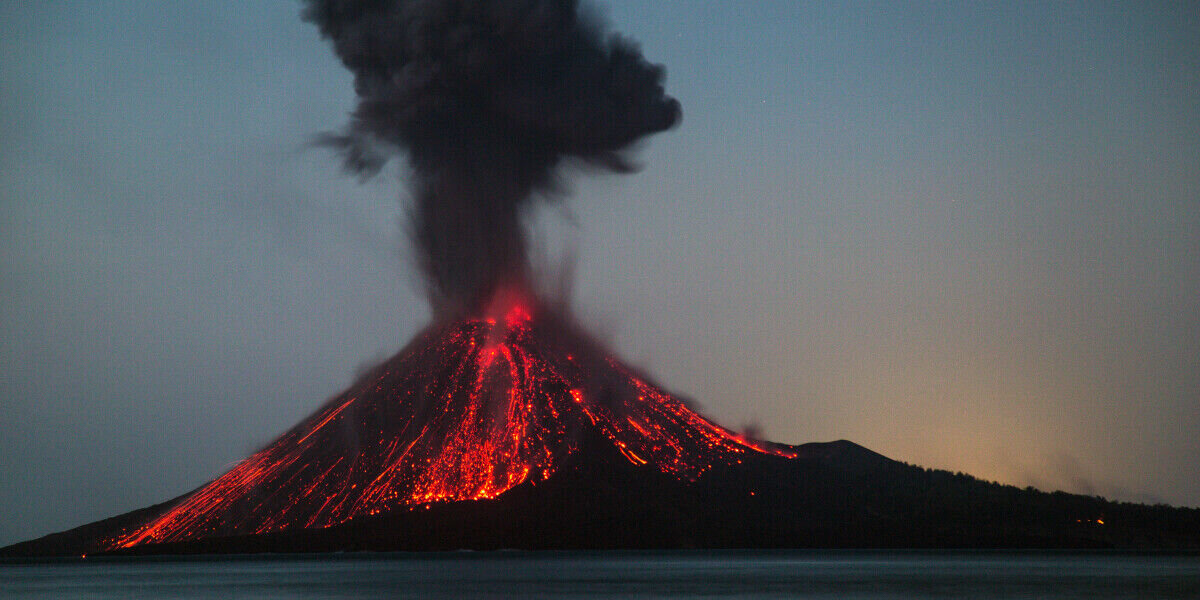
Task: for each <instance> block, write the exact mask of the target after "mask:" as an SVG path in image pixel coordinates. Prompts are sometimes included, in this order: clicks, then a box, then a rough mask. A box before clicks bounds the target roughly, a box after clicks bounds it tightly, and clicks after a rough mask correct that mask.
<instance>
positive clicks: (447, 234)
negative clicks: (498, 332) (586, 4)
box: [304, 0, 680, 313]
mask: <svg viewBox="0 0 1200 600" xmlns="http://www.w3.org/2000/svg"><path fill="white" fill-rule="evenodd" d="M306 4H307V7H306V10H305V12H304V16H305V19H307V20H309V21H312V22H314V23H316V24H317V25H318V26H319V27H320V29H321V33H322V35H324V36H325V37H326V38H329V39H330V40H331V41H332V42H333V46H334V49H335V50H336V52H337V54H338V56H339V57H340V58H341V60H342V62H343V63H344V64H345V65H346V67H348V68H349V69H350V70H351V71H352V72H353V73H354V87H355V91H356V92H357V94H358V105H357V107H356V108H355V110H354V113H353V116H352V119H351V122H350V124H349V125H348V127H347V129H346V130H345V132H344V133H342V134H338V135H333V136H329V137H328V138H327V139H326V141H327V142H329V143H332V144H334V145H336V146H337V147H339V148H340V149H341V151H342V153H343V156H344V158H345V163H346V166H347V168H349V169H351V170H353V171H355V172H357V173H359V174H362V175H364V176H370V175H373V174H374V173H376V172H378V170H379V169H380V167H381V166H382V165H383V163H384V162H386V160H387V158H388V154H389V153H390V152H393V151H395V150H401V151H403V152H404V153H405V154H406V156H407V158H408V160H409V163H410V164H411V166H412V167H413V173H414V181H413V185H414V192H415V193H414V197H415V198H414V206H413V208H412V220H413V223H412V234H413V239H414V242H415V244H416V246H417V251H418V256H419V259H420V266H421V268H422V270H423V272H424V274H425V277H426V282H427V285H428V286H429V294H430V297H431V299H432V301H433V304H434V308H435V310H436V311H438V312H441V313H445V312H448V311H457V310H461V309H463V308H473V307H475V306H476V305H477V304H478V303H479V302H480V301H481V299H482V297H484V296H486V295H487V294H489V293H490V292H491V291H493V289H494V288H495V286H496V285H498V284H500V283H503V282H507V281H524V280H525V279H526V278H528V275H529V273H528V270H529V267H528V259H527V257H526V248H525V239H524V235H523V231H522V226H521V221H520V214H521V212H522V210H521V209H522V207H523V206H524V205H525V204H527V203H528V202H529V201H530V198H531V197H533V196H534V194H535V193H536V192H539V191H547V190H548V189H550V188H552V187H553V183H554V182H553V178H554V171H555V167H556V166H557V165H558V164H559V163H560V162H561V161H562V160H564V159H570V158H574V159H579V160H582V161H584V162H586V163H589V164H592V165H596V166H599V167H601V168H604V169H608V170H612V171H616V172H627V171H630V170H632V167H631V164H630V162H629V160H628V159H627V158H626V156H625V155H624V153H623V152H624V151H626V150H627V149H628V148H629V146H630V145H631V144H632V143H633V142H635V141H636V140H638V139H639V138H641V137H643V136H645V135H648V134H651V133H655V132H658V131H662V130H665V129H667V128H670V127H672V126H673V125H675V124H676V123H677V122H678V121H679V118H680V108H679V103H678V102H677V101H676V100H675V99H673V98H671V97H669V96H667V95H666V94H665V93H664V91H663V77H664V70H663V68H662V67H660V66H657V65H652V64H649V63H647V62H646V61H645V59H643V58H642V55H641V52H640V51H639V50H638V48H637V46H636V45H634V44H633V43H632V42H630V41H629V40H626V39H623V38H621V37H618V36H616V35H611V34H607V33H605V32H604V30H603V28H602V27H601V26H600V24H599V23H598V22H597V20H595V19H592V18H588V16H587V15H586V14H584V13H583V12H581V10H580V7H579V3H578V2H577V1H573V0H307V2H306Z"/></svg>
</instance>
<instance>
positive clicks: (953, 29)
mask: <svg viewBox="0 0 1200 600" xmlns="http://www.w3.org/2000/svg"><path fill="white" fill-rule="evenodd" d="M299 12H300V6H299V4H298V3H296V2H290V1H287V0H281V1H274V2H266V1H261V2H260V1H255V2H244V1H239V2H233V1H228V2H226V1H205V2H188V3H183V2H165V3H164V2H159V1H151V0H146V1H141V2H137V1H131V0H105V1H95V2H84V1H75V2H57V1H47V2H21V1H5V0H0V140H2V146H0V425H2V427H3V433H0V515H2V516H0V545H4V544H8V543H12V542H16V541H19V540H22V539H26V538H30V537H35V536H40V535H43V534H46V533H50V532H52V531H59V530H63V529H67V528H70V527H74V526H77V525H80V524H83V523H85V522H89V521H93V520H96V519H100V518H104V517H108V516H112V515H114V514H117V513H122V512H125V511H128V510H132V509H135V508H140V507H143V506H146V505H149V504H153V503H156V502H160V501H163V500H167V499H169V498H173V497H175V496H177V495H179V494H182V493H184V492H187V491H189V490H191V489H193V488H195V487H197V486H199V485H200V484H202V483H204V482H207V481H209V480H210V479H212V478H213V477H215V476H217V475H219V474H221V473H222V472H224V471H225V470H226V469H228V468H229V467H230V466H232V465H233V464H235V463H236V462H237V461H238V460H240V459H241V458H244V457H245V456H247V455H248V454H250V453H251V452H253V451H254V450H256V449H257V448H259V447H261V446H262V445H264V444H266V443H268V442H270V441H271V440H272V439H273V438H274V437H275V436H277V435H278V434H280V433H282V432H283V431H284V430H286V429H287V428H288V427H290V426H291V425H293V424H295V423H296V422H298V421H300V420H301V419H302V418H304V417H305V416H307V415H308V414H309V413H311V412H312V411H313V410H314V409H316V408H317V407H318V406H320V405H321V404H323V403H324V402H325V401H326V400H327V399H328V398H329V397H330V396H332V395H333V394H334V393H336V392H338V391H340V390H341V389H343V388H344V387H345V386H347V385H348V384H349V383H350V381H351V380H352V379H353V377H354V375H355V373H356V372H359V371H361V370H362V369H363V368H365V367H366V366H369V365H371V364H374V363H376V362H379V361H380V360H382V359H384V358H386V357H388V356H390V355H391V354H393V353H394V352H396V351H397V350H398V349H399V348H400V347H401V346H402V345H404V344H405V343H406V342H407V341H408V340H409V339H410V337H411V336H412V335H413V334H414V333H415V332H416V331H417V330H418V329H420V328H421V327H422V326H423V325H425V324H426V323H427V322H428V320H429V318H430V315H429V309H428V307H427V306H426V303H425V301H424V299H423V297H422V294H421V289H420V284H419V282H418V277H417V274H416V269H415V266H414V263H413V259H412V255H411V253H410V252H409V249H408V245H407V244H408V242H407V240H406V239H405V237H404V234H403V224H404V220H403V216H404V205H405V194H406V193H407V191H406V189H407V188H406V187H405V184H404V177H405V173H404V169H403V168H401V164H400V163H401V161H394V162H393V164H391V165H389V168H388V169H386V170H385V171H384V173H383V174H382V175H381V176H379V177H377V178H376V179H374V180H371V181H369V182H367V183H365V184H360V182H359V181H358V180H357V179H355V178H354V177H348V176H346V175H344V174H343V173H342V172H341V170H340V168H339V164H338V161H337V158H336V157H335V156H333V155H332V154H331V153H330V152H328V151H326V150H322V149H315V148H312V147H311V144H310V141H311V140H312V139H313V137H314V136H315V135H317V134H320V133H322V132H325V131H330V130H335V129H337V128H339V127H341V126H342V125H343V123H345V121H346V118H347V113H348V112H349V111H350V110H351V108H352V107H353V105H354V97H353V89H352V82H351V76H350V74H349V73H348V72H347V71H346V70H345V69H344V68H343V67H342V65H341V64H340V63H339V62H338V61H337V59H336V58H335V56H334V54H333V52H332V51H331V49H330V48H329V46H328V44H327V43H326V42H324V41H322V40H321V39H320V38H319V36H318V33H317V31H316V28H315V27H314V26H312V25H311V24H308V23H305V22H303V21H301V19H300V17H299ZM600 12H601V13H602V14H604V15H606V18H607V20H608V22H609V23H610V26H611V28H612V29H613V30H615V31H620V32H623V33H625V34H628V35H629V36H631V37H632V38H634V39H636V40H638V41H639V42H640V43H641V46H642V49H643V51H644V53H645V55H646V57H647V58H648V59H650V60H651V61H654V62H659V63H662V64H664V65H665V66H666V67H667V90H668V92H669V93H670V94H671V95H673V96H675V97H676V98H678V99H679V100H680V102H681V103H682V105H683V114H684V116H683V121H682V123H681V125H680V126H679V127H678V128H676V129H674V130H671V131H668V132H666V133H663V134H659V135H657V136H654V137H652V138H650V139H649V140H648V141H647V142H646V143H645V144H644V147H642V148H641V151H640V152H638V153H637V156H638V160H639V162H640V163H641V164H642V166H643V167H644V168H643V170H642V171H641V172H640V173H637V174H634V175H631V176H616V175H596V174H593V173H588V172H583V171H580V172H578V173H575V174H572V171H570V170H567V171H566V173H567V174H568V176H569V177H571V179H570V181H571V194H570V195H569V196H567V197H566V198H565V199H564V201H563V202H562V203H559V204H555V205H548V206H543V207H542V210H541V211H540V212H538V213H537V214H536V215H533V217H532V218H531V221H530V225H531V235H532V239H533V241H534V247H535V249H536V251H537V257H538V258H537V262H538V264H539V265H540V266H541V269H542V272H543V273H548V274H554V273H557V272H564V271H573V277H572V278H571V279H570V280H571V281H572V286H571V287H572V291H571V302H572V306H573V308H574V310H575V312H576V314H577V315H578V316H579V319H580V320H581V321H582V322H583V323H585V324H586V326H587V327H588V328H589V329H590V330H591V331H593V332H594V333H596V334H597V335H598V336H599V337H600V338H601V339H603V340H605V341H606V342H607V343H608V344H610V345H611V346H612V347H613V348H614V349H615V350H616V352H617V353H618V354H620V355H621V356H622V357H624V358H625V359H627V360H629V361H630V362H632V363H633V364H636V365H639V366H642V367H644V368H645V369H647V370H648V371H649V372H650V373H652V374H653V375H654V376H655V378H656V379H657V381H658V382H659V383H660V384H661V385H663V386H664V387H665V388H666V389H668V390H671V391H673V392H677V393H679V394H681V395H683V396H685V397H688V398H691V399H693V400H694V401H695V402H696V403H697V404H698V405H699V406H700V407H701V409H702V411H703V412H704V413H705V414H707V415H708V416H710V417H712V418H713V419H715V420H716V421H718V422H720V423H722V424H724V425H726V426H728V427H731V428H734V429H742V428H744V427H748V426H749V427H754V428H755V429H756V430H757V431H758V432H759V434H760V435H761V436H763V437H765V438H767V439H771V440H775V441H779V442H785V443H803V442H811V441H831V440H836V439H849V440H851V441H854V442H856V443H859V444H861V445H863V446H866V447H867V448H870V449H872V450H875V451H877V452H880V453H882V454H884V455H885V456H888V457H890V458H893V459H896V460H900V461H904V462H908V463H912V464H917V465H921V466H927V467H936V468H943V469H949V470H951V471H963V472H967V473H970V474H973V475H975V476H977V477H980V478H982V479H986V480H997V481H1000V482H1003V483H1011V484H1014V485H1018V486H1022V487H1023V486H1026V485H1033V486H1035V487H1038V488H1042V489H1046V490H1052V489H1063V490H1066V491H1070V492H1078V493H1087V494H1097V495H1102V496H1105V497H1108V498H1112V499H1118V500H1132V501H1138V502H1166V503H1171V504H1177V505H1187V506H1200V301H1198V300H1197V298H1200V4H1197V3H1195V2H1181V3H1167V2H1155V3H1117V4H1109V3H1100V2H1081V3H1066V2H1061V3H1059V2H1056V3H1047V2H1032V3H1025V4H1022V3H1016V2H1013V3H1007V2H1006V3H978V4H976V3H936V4H934V3H928V4H927V3H900V2H886V3H879V4H872V3H853V4H824V3H820V4H817V3H812V4H810V3H805V2H796V1H793V0H782V1H777V2H776V1H765V0H763V1H757V0H756V1H753V2H747V1H745V0H738V1H735V0H729V1H699V0H696V1H685V0H659V1H657V2H644V1H642V0H620V1H618V0H610V1H607V2H604V3H603V5H602V6H601V10H600ZM564 265H566V267H564ZM549 277H550V278H553V277H554V276H553V275H551V276H549Z"/></svg>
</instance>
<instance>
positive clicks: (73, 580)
mask: <svg viewBox="0 0 1200 600" xmlns="http://www.w3.org/2000/svg"><path fill="white" fill-rule="evenodd" d="M1046 597H1053V598H1200V556H1197V555H1150V554H1111V553H1058V552H867V551H848V552H843V551H836V552H834V551H803V552H621V553H600V552H572V553H530V552H496V553H448V554H432V555H431V554H384V555H366V556H361V555H323V556H317V557H272V558H235V559H216V560H213V559H206V560H152V561H146V560H142V561H137V562H132V561H111V560H91V559H89V560H86V561H73V562H69V563H11V562H10V563H0V599H8V598H205V599H208V598H264V599H269V598H1046Z"/></svg>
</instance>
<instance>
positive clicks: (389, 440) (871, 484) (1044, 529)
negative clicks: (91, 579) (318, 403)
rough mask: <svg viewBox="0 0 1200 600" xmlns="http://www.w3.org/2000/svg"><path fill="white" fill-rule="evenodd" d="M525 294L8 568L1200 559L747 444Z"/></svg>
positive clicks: (1171, 541)
mask: <svg viewBox="0 0 1200 600" xmlns="http://www.w3.org/2000/svg"><path fill="white" fill-rule="evenodd" d="M531 298H532V296H531V295H528V294H523V293H519V292H515V291H511V290H510V291H507V292H502V293H500V294H497V295H496V298H495V299H494V300H493V301H492V302H491V303H490V305H489V306H488V307H487V309H486V310H485V311H482V312H481V315H480V316H477V317H473V318H460V319H455V320H449V321H446V322H444V323H442V324H440V325H437V326H434V327H431V328H429V329H428V330H427V331H425V332H424V333H422V334H421V335H419V336H417V338H416V339H415V340H414V341H413V342H412V343H410V344H409V346H408V347H406V348H405V349H403V350H402V351H401V352H400V353H398V354H397V355H396V356H395V357H393V358H392V359H390V360H388V361H386V362H384V363H383V364H381V365H380V366H378V367H377V368H375V369H374V370H372V371H371V372H369V373H367V374H366V375H364V376H363V377H362V378H360V380H359V381H357V382H356V383H355V384H353V385H352V386H351V387H350V388H349V389H347V390H346V391H345V392H343V393H342V394H340V395H339V396H336V397H335V398H333V399H332V400H330V401H329V402H328V403H327V404H326V405H324V406H323V407H321V408H320V409H319V410H317V411H316V412H315V413H314V414H313V415H311V416H310V417H309V418H308V419H306V420H304V421H303V422H301V423H300V424H298V425H297V426H295V427H294V428H292V429H291V430H289V431H287V432H286V433H284V434H283V435H281V436H280V437H279V438H278V439H276V440H275V441H274V442H272V443H271V444H269V445H267V446H266V447H265V448H263V449H262V450H260V451H258V452H256V453H255V454H253V455H252V456H250V457H249V458H247V459H245V460H244V461H242V462H241V463H240V464H238V465H236V466H235V467H234V468H233V469H231V470H230V471H228V472H227V473H225V474H224V475H222V476H220V477H218V478H217V479H215V480H214V481H212V482H210V483H208V484H206V485H204V486H201V487H200V488H198V489H196V490H195V491H193V492H191V493H189V494H186V495H184V496H181V497H179V498H176V499H174V500H170V501H168V502H165V503H162V504H159V505H156V506H151V507H148V508H144V509H141V510H138V511H134V512H131V513H127V514H125V515H121V516H118V517H114V518H112V519H107V520H104V521H100V522H97V523H93V524H90V525H85V526H83V527H79V528H76V529H73V530H70V531H66V532H63V533H58V534H53V535H49V536H46V537H43V538H41V539H38V540H32V541H29V542H24V543H21V544H17V545H14V546H10V547H8V548H5V549H3V550H0V555H7V556H37V555H67V556H79V555H84V554H87V555H96V554H161V553H173V554H174V553H177V554H187V553H243V552H315V551H353V550H379V551H385V550H450V549H457V548H472V549H497V548H528V549H534V548H538V549H548V548H689V547H735V548H765V547H1086V548H1092V547H1125V548H1200V510H1196V509H1180V508H1171V507H1166V506H1139V505H1132V504H1118V503H1114V502H1109V501H1106V500H1104V499H1101V498H1096V497H1089V496H1076V495H1069V494H1064V493H1061V492H1056V493H1053V494H1048V493H1044V492H1039V491H1036V490H1033V489H1031V488H1027V489H1025V490H1019V489H1017V488H1015V487H1012V486H1003V485H999V484H995V483H986V482H982V481H979V480H976V479H974V478H971V477H969V476H966V475H962V474H957V475H956V474H950V473H947V472H945V471H932V470H926V469H921V468H918V467H913V466H909V465H905V464H902V463H899V462H896V461H893V460H890V459H887V458H885V457H883V456H881V455H879V454H876V453H874V452H871V451H870V450H867V449H865V448H862V447H861V446H857V445H855V444H853V443H850V442H846V441H840V442H833V443H828V444H804V445H800V446H786V445H781V444H774V443H770V442H760V441H755V440H750V439H746V438H745V437H742V436H739V435H737V434H734V433H732V432H730V431H729V430H726V429H724V428H722V427H720V426H718V425H716V424H714V423H713V422H711V421H709V420H707V419H705V418H704V417H702V416H701V415H700V414H699V413H697V412H695V411H694V410H692V409H691V408H690V407H689V406H688V404H687V403H685V402H683V401H681V400H680V399H678V398H676V397H674V396H672V395H670V394H668V393H666V392H665V391H663V390H662V389H660V388H659V387H657V386H655V385H654V384H653V383H651V382H650V381H649V379H648V378H647V377H646V376H644V375H642V374H641V373H639V372H637V371H636V370H635V369H632V368H630V367H628V366H626V365H624V364H622V363H621V362H619V361H618V360H616V359H615V358H613V357H612V355H611V354H609V353H608V352H606V351H605V350H604V349H603V348H602V347H601V346H600V345H598V344H596V343H594V342H592V341H591V340H590V339H589V338H588V337H587V336H585V335H583V334H582V333H581V332H580V331H579V330H578V329H577V328H576V327H574V326H573V325H572V324H571V323H570V322H569V320H568V319H565V318H563V317H562V316H560V315H559V314H557V313H556V312H555V311H552V310H548V309H545V308H543V307H541V306H539V305H538V303H537V302H535V301H533V300H532V299H531Z"/></svg>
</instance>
